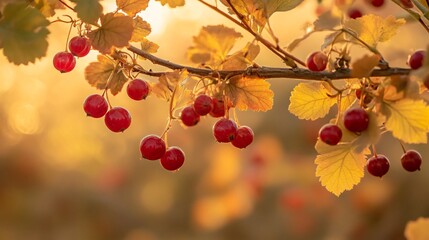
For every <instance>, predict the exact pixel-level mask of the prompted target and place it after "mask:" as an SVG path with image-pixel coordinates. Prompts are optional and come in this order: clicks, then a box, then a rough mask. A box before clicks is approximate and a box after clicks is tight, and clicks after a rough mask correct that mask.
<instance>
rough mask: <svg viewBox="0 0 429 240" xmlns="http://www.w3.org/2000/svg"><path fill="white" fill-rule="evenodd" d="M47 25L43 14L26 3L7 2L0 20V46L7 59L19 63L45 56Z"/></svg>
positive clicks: (26, 62) (47, 22)
mask: <svg viewBox="0 0 429 240" xmlns="http://www.w3.org/2000/svg"><path fill="white" fill-rule="evenodd" d="M47 25H49V21H48V20H47V19H46V18H45V16H43V15H42V13H40V11H38V10H37V9H35V8H33V7H30V6H28V4H27V3H11V4H8V5H7V6H6V7H5V9H4V11H3V18H2V19H1V20H0V47H1V48H3V53H4V55H5V56H6V57H7V59H8V60H9V61H10V62H12V63H14V64H16V65H19V64H28V63H30V62H32V63H34V62H35V60H36V59H38V58H41V57H43V56H45V55H46V50H47V49H48V41H47V40H46V37H47V36H48V34H49V30H48V29H47V28H46V26H47Z"/></svg>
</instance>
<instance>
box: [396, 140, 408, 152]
mask: <svg viewBox="0 0 429 240" xmlns="http://www.w3.org/2000/svg"><path fill="white" fill-rule="evenodd" d="M398 142H399V144H400V145H401V148H402V151H404V153H406V152H407V150H406V149H405V147H404V144H403V143H402V141H400V140H398Z"/></svg>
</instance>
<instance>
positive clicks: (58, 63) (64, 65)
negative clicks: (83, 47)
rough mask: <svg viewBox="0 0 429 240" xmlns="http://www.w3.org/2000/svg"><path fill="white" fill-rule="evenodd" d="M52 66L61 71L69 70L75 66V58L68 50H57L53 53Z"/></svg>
mask: <svg viewBox="0 0 429 240" xmlns="http://www.w3.org/2000/svg"><path fill="white" fill-rule="evenodd" d="M53 63H54V67H55V68H56V69H57V70H58V71H60V72H62V73H66V72H70V71H71V70H73V68H74V67H75V66H76V59H75V58H74V56H73V54H71V53H69V52H59V53H57V54H55V56H54V59H53Z"/></svg>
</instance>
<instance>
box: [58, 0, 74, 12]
mask: <svg viewBox="0 0 429 240" xmlns="http://www.w3.org/2000/svg"><path fill="white" fill-rule="evenodd" d="M58 1H59V2H60V3H62V4H63V5H64V6H66V7H67V8H68V9H70V10H72V11H73V12H74V8H72V7H70V5H68V4H67V3H65V2H64V1H63V0H58Z"/></svg>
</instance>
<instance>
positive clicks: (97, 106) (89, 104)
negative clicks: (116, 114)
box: [83, 94, 109, 118]
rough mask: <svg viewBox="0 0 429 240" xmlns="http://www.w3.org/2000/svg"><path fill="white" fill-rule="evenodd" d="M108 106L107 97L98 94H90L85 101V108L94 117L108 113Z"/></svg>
mask: <svg viewBox="0 0 429 240" xmlns="http://www.w3.org/2000/svg"><path fill="white" fill-rule="evenodd" d="M108 108H109V105H108V104H107V101H106V99H104V97H102V96H100V95H98V94H93V95H90V96H88V97H87V98H86V99H85V102H84V103H83V110H85V112H86V114H87V115H88V116H90V117H93V118H101V117H102V116H104V115H105V114H106V112H107V109H108Z"/></svg>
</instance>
